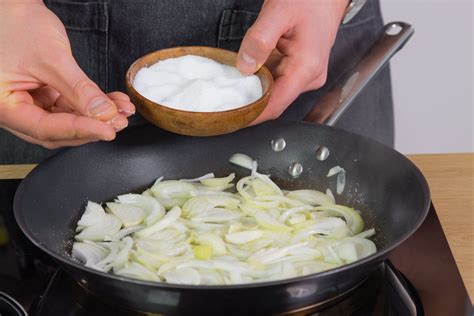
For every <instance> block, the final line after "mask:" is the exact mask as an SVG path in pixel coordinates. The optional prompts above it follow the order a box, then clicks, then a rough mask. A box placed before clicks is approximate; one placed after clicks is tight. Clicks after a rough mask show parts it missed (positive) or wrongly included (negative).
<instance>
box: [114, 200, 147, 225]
mask: <svg viewBox="0 0 474 316" xmlns="http://www.w3.org/2000/svg"><path fill="white" fill-rule="evenodd" d="M106 205H107V207H108V208H109V210H110V211H111V212H112V214H114V215H115V216H117V217H118V218H119V219H120V220H121V221H122V224H123V226H124V227H130V226H136V225H139V224H141V222H143V220H144V219H145V211H144V210H142V209H141V208H139V207H137V206H134V205H131V204H119V203H112V202H109V203H107V204H106Z"/></svg>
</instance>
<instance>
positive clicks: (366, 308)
mask: <svg viewBox="0 0 474 316" xmlns="http://www.w3.org/2000/svg"><path fill="white" fill-rule="evenodd" d="M18 184H19V181H17V180H3V181H0V267H1V268H0V315H1V316H8V315H21V313H22V312H23V313H24V311H27V312H28V314H29V315H33V316H34V315H36V316H44V315H47V316H55V315H60V316H79V315H80V316H83V315H90V316H94V315H112V314H113V315H116V316H121V315H144V314H140V313H136V312H132V311H126V310H122V309H118V308H117V307H115V306H111V305H108V304H107V303H104V302H102V301H101V300H100V299H98V298H97V297H95V296H94V295H92V294H90V293H88V292H87V291H86V290H85V289H84V288H82V287H81V286H80V285H79V284H78V283H76V282H75V281H74V280H73V279H72V278H70V277H69V275H67V274H66V273H65V272H64V271H63V270H62V269H61V268H59V267H57V266H56V265H55V263H54V262H52V261H51V260H50V259H49V258H48V257H47V256H46V255H44V254H42V253H41V252H39V250H37V249H36V248H35V247H34V246H33V245H31V244H30V243H29V242H28V241H27V240H26V239H25V237H24V236H23V235H22V233H21V232H20V231H19V230H18V227H17V226H16V224H15V222H14V219H13V213H12V200H13V195H14V192H15V190H16V187H17V185H18ZM5 228H7V229H8V235H9V238H8V239H5V238H2V237H1V236H2V232H4V231H5ZM2 292H3V293H2ZM12 300H14V301H15V302H17V303H19V304H20V305H21V306H17V307H15V306H14V304H15V302H11V301H12ZM2 302H4V303H3V305H4V306H6V305H8V304H10V307H11V310H14V309H16V311H15V312H11V313H9V312H7V308H4V309H2V307H1V306H2ZM6 302H9V303H6ZM293 314H295V315H320V316H325V315H353V316H359V315H361V316H362V315H425V314H426V315H473V309H472V304H471V301H470V300H469V297H468V295H467V292H466V289H465V287H464V284H463V282H462V279H461V277H460V274H459V271H458V269H457V266H456V264H455V261H454V258H453V256H452V254H451V251H450V249H449V246H448V243H447V241H446V238H445V236H444V233H443V231H442V228H441V225H440V223H439V220H438V217H437V215H436V212H435V210H434V208H433V207H431V210H430V212H429V215H428V217H427V219H426V221H425V223H424V224H423V225H422V226H421V227H420V229H419V230H418V231H417V232H416V233H415V234H414V235H413V236H412V237H411V238H410V239H409V240H408V241H407V242H405V243H404V244H402V245H401V246H400V247H398V248H397V249H396V250H395V251H394V253H393V255H392V256H391V258H390V260H389V261H386V262H385V263H384V264H381V265H380V266H379V268H378V269H377V270H376V271H375V272H374V273H373V274H372V275H371V276H370V277H369V278H368V279H367V280H366V281H365V282H364V283H363V284H361V285H360V286H359V287H358V288H357V289H356V290H354V291H352V292H351V293H348V294H346V295H344V296H342V297H339V298H337V299H335V300H332V301H329V302H325V303H324V304H315V305H314V306H309V307H308V308H306V309H302V310H299V311H293ZM148 315H149V314H148Z"/></svg>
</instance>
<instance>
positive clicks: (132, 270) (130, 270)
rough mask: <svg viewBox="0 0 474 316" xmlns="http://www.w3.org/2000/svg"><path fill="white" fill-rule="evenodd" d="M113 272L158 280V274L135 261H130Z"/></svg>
mask: <svg viewBox="0 0 474 316" xmlns="http://www.w3.org/2000/svg"><path fill="white" fill-rule="evenodd" d="M115 274H117V275H120V276H123V277H128V278H132V279H139V280H144V281H159V278H158V276H157V275H156V274H155V273H154V272H153V271H151V270H149V269H147V268H145V267H144V266H143V265H141V264H139V263H137V262H132V263H131V265H130V266H128V267H126V268H123V269H120V270H118V271H117V272H115Z"/></svg>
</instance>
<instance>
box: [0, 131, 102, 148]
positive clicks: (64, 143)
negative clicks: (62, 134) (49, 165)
mask: <svg viewBox="0 0 474 316" xmlns="http://www.w3.org/2000/svg"><path fill="white" fill-rule="evenodd" d="M5 129H6V130H7V131H9V132H10V133H12V134H14V135H16V136H17V137H19V138H21V139H23V140H24V141H27V142H29V143H32V144H36V145H40V146H43V147H45V148H48V149H56V148H60V147H74V146H80V145H84V144H87V143H92V142H96V141H97V140H95V139H74V140H57V141H41V140H38V139H36V138H33V137H31V136H28V135H26V134H23V133H20V132H17V131H14V130H12V129H9V128H5Z"/></svg>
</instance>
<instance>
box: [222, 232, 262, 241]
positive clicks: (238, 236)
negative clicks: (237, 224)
mask: <svg viewBox="0 0 474 316" xmlns="http://www.w3.org/2000/svg"><path fill="white" fill-rule="evenodd" d="M262 236H263V231H261V230H246V231H242V232H237V233H231V234H226V235H225V240H227V241H228V242H230V243H232V244H236V245H242V244H246V243H248V242H251V241H252V240H255V239H259V238H260V237H262Z"/></svg>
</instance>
